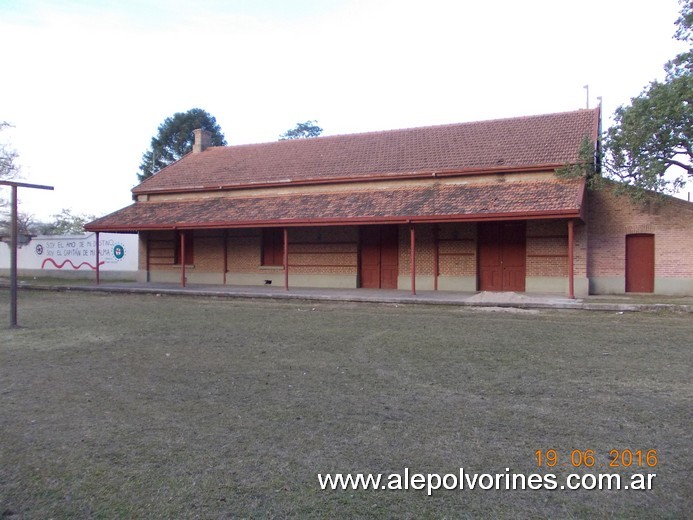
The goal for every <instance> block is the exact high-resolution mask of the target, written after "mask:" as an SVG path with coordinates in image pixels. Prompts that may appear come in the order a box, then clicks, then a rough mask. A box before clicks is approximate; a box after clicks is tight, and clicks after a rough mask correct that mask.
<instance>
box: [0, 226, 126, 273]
mask: <svg viewBox="0 0 693 520" xmlns="http://www.w3.org/2000/svg"><path fill="white" fill-rule="evenodd" d="M137 258H138V240H137V235H132V234H118V233H101V234H100V235H99V264H100V268H99V271H100V272H102V273H104V274H106V275H108V273H109V272H110V273H111V274H116V273H122V274H126V275H127V274H128V273H132V276H134V275H135V274H136V272H137ZM9 268H10V246H9V244H7V243H4V242H3V243H0V271H2V272H3V273H4V272H8V271H9ZM17 270H18V271H19V273H20V275H32V276H43V275H44V274H45V276H70V277H74V276H77V277H82V276H81V275H84V277H91V276H92V273H94V272H95V271H96V234H95V233H84V234H79V235H44V236H37V237H34V238H32V239H31V241H30V242H29V243H28V244H27V245H25V246H21V247H20V248H19V249H18V251H17Z"/></svg>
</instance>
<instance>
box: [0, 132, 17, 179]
mask: <svg viewBox="0 0 693 520" xmlns="http://www.w3.org/2000/svg"><path fill="white" fill-rule="evenodd" d="M11 126H12V125H10V124H9V123H8V122H6V121H0V132H2V131H3V130H4V129H5V128H9V127H11ZM16 160H17V152H16V151H15V150H13V149H12V148H10V147H9V146H8V145H6V144H5V143H0V179H3V180H9V179H13V178H14V177H16V176H17V174H18V173H19V167H18V166H17V163H16Z"/></svg>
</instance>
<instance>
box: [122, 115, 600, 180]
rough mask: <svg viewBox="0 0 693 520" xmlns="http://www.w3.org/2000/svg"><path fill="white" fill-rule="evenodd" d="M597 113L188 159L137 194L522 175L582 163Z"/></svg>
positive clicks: (235, 149) (275, 145)
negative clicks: (454, 175)
mask: <svg viewBox="0 0 693 520" xmlns="http://www.w3.org/2000/svg"><path fill="white" fill-rule="evenodd" d="M598 127H599V109H593V110H578V111H575V112H564V113H557V114H547V115H538V116H528V117H518V118H512V119H498V120H493V121H480V122H474V123H463V124H455V125H444V126H432V127H424V128H412V129H406V130H393V131H386V132H373V133H364V134H353V135H340V136H332V137H319V138H314V139H298V140H288V141H277V142H272V143H264V144H251V145H241V146H224V147H211V148H208V149H207V150H205V151H204V152H201V153H197V154H194V153H191V154H188V155H186V156H185V157H183V158H182V159H181V160H179V161H178V162H176V163H174V164H172V165H170V166H168V167H166V168H164V169H163V170H161V171H160V172H159V173H157V174H156V175H154V176H153V177H150V178H149V179H147V180H146V181H144V182H143V183H142V184H140V185H139V186H137V187H136V188H134V190H133V192H134V193H135V194H144V193H161V192H167V191H197V190H209V189H219V188H222V187H227V188H233V187H241V186H248V185H263V184H283V183H287V182H293V183H311V182H326V181H339V180H342V181H344V180H359V179H360V180H363V179H365V178H369V177H373V176H414V175H417V174H429V175H430V174H431V173H433V172H436V173H442V174H445V173H446V172H447V173H452V172H456V173H464V172H483V171H517V170H522V169H531V168H537V167H547V168H551V167H556V166H562V165H565V164H568V163H571V162H575V161H576V159H577V153H578V150H579V147H580V143H581V141H582V139H583V138H585V137H588V138H590V139H592V140H595V141H596V139H597V132H598Z"/></svg>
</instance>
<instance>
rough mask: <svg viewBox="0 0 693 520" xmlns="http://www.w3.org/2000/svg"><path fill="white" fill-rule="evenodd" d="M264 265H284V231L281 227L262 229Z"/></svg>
mask: <svg viewBox="0 0 693 520" xmlns="http://www.w3.org/2000/svg"><path fill="white" fill-rule="evenodd" d="M262 265H266V266H283V265H284V233H283V230H282V229H281V228H266V229H263V230H262Z"/></svg>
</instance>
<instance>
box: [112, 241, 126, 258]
mask: <svg viewBox="0 0 693 520" xmlns="http://www.w3.org/2000/svg"><path fill="white" fill-rule="evenodd" d="M113 256H115V257H116V259H117V260H120V259H121V258H123V257H124V256H125V248H124V247H123V246H121V245H120V244H116V245H115V247H114V248H113Z"/></svg>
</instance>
